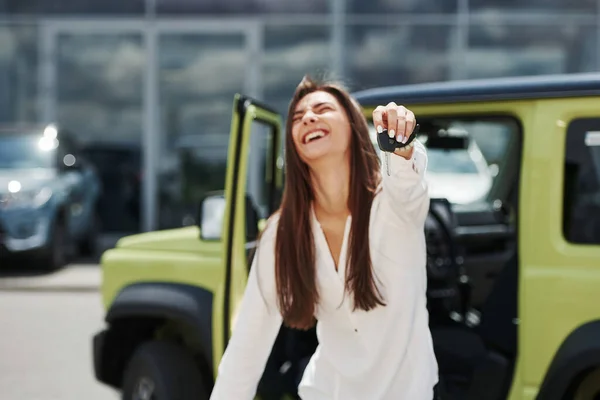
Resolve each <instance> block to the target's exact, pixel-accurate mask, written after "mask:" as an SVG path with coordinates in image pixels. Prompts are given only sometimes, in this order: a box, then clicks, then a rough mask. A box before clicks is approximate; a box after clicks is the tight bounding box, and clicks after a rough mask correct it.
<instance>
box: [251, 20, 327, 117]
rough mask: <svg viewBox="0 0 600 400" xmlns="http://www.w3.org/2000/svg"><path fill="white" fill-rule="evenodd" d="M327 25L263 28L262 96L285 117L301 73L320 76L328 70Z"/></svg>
mask: <svg viewBox="0 0 600 400" xmlns="http://www.w3.org/2000/svg"><path fill="white" fill-rule="evenodd" d="M330 30H331V29H330V28H329V27H328V26H280V25H276V26H267V27H266V29H265V45H264V46H265V48H264V57H263V64H262V65H263V73H262V82H263V96H264V99H265V101H266V102H268V104H269V105H271V106H272V107H275V108H276V109H277V111H279V112H280V113H281V114H283V115H285V114H286V113H287V107H288V103H289V101H290V99H291V96H292V94H293V93H294V89H295V88H296V86H297V85H298V83H300V81H301V80H302V77H303V76H304V75H305V74H310V75H311V76H313V77H317V78H318V77H322V76H324V75H327V74H328V71H329V70H330V69H331V51H330V40H329V38H330Z"/></svg>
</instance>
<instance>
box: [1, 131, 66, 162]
mask: <svg viewBox="0 0 600 400" xmlns="http://www.w3.org/2000/svg"><path fill="white" fill-rule="evenodd" d="M46 139H48V138H44V137H43V136H41V135H34V134H23V135H17V134H10V135H0V168H2V169H23V168H50V167H52V164H53V163H52V160H53V153H54V152H53V150H54V148H55V146H54V145H53V143H52V142H51V140H50V142H49V143H46V142H48V140H46Z"/></svg>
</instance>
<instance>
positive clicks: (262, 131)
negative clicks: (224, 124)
mask: <svg viewBox="0 0 600 400" xmlns="http://www.w3.org/2000/svg"><path fill="white" fill-rule="evenodd" d="M274 134H275V131H274V128H273V127H272V126H269V125H267V124H265V123H263V122H260V121H258V120H254V121H253V122H252V128H251V132H250V147H249V149H248V164H247V169H246V194H247V195H248V196H249V197H250V199H251V201H252V206H253V207H254V209H255V210H254V211H255V212H256V213H257V216H258V218H268V217H269V215H270V214H271V213H272V212H273V211H274V210H273V208H274V204H273V201H274V196H275V192H274V191H275V188H274V187H273V178H272V174H273V173H274V171H272V170H271V169H272V168H271V163H272V146H273V138H274Z"/></svg>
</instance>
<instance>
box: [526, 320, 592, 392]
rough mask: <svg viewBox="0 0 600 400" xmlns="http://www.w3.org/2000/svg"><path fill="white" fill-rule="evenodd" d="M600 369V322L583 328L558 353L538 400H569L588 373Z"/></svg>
mask: <svg viewBox="0 0 600 400" xmlns="http://www.w3.org/2000/svg"><path fill="white" fill-rule="evenodd" d="M595 368H600V320H595V321H590V322H588V323H585V324H583V325H581V326H579V327H578V328H577V329H575V330H574V331H573V332H571V333H570V334H569V336H567V338H566V339H565V340H564V341H563V343H562V344H561V346H560V348H559V349H558V351H557V352H556V354H555V356H554V359H553V360H552V362H551V363H550V367H549V368H548V371H547V373H546V376H545V377H544V381H543V382H542V385H541V387H540V390H539V392H538V395H537V397H536V400H563V399H565V398H569V396H570V395H571V394H572V392H573V391H574V390H575V389H576V386H577V383H578V382H579V380H580V379H582V378H583V377H584V376H585V374H586V373H587V372H588V371H591V370H593V369H595Z"/></svg>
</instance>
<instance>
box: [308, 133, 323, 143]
mask: <svg viewBox="0 0 600 400" xmlns="http://www.w3.org/2000/svg"><path fill="white" fill-rule="evenodd" d="M323 136H325V133H324V132H323V131H315V132H312V133H309V134H308V135H306V136H305V137H304V143H308V142H310V141H311V140H313V139H316V138H320V137H323Z"/></svg>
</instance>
